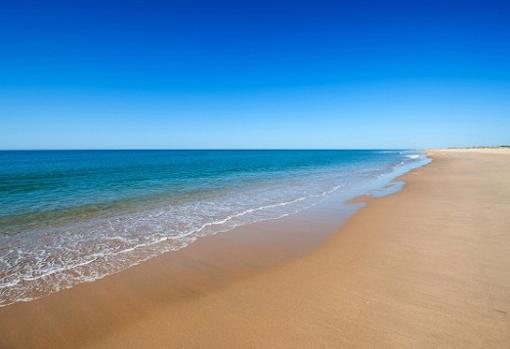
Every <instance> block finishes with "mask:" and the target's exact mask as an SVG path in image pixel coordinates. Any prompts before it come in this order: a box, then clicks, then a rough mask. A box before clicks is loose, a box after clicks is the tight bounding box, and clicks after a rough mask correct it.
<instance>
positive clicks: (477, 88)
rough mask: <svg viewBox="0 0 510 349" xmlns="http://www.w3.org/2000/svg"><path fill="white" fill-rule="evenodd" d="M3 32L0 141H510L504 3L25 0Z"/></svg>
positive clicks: (8, 8) (278, 144) (92, 144)
mask: <svg viewBox="0 0 510 349" xmlns="http://www.w3.org/2000/svg"><path fill="white" fill-rule="evenodd" d="M182 3H186V5H183V4H182ZM0 33H1V35H0V148H1V149H48V148H52V149H53V148H58V149H60V148H422V147H432V146H463V145H479V144H487V145H496V144H503V143H507V144H508V143H510V2H509V1H490V0H486V1H468V0H465V1H445V0H443V1H409V0H406V1H345V2H344V1H340V0H338V1H320V0H314V1H277V0H273V1H264V0H259V1H214V0H210V1H179V2H173V1H161V2H159V1H127V0H125V1H100V2H99V1H97V2H96V1H93V0H90V1H61V2H60V1H33V2H27V1H23V0H19V1H18V0H17V1H9V2H3V3H2V5H1V10H0Z"/></svg>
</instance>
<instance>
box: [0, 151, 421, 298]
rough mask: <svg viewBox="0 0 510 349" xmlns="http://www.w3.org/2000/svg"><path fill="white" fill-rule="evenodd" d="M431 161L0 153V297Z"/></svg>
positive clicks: (126, 261)
mask: <svg viewBox="0 0 510 349" xmlns="http://www.w3.org/2000/svg"><path fill="white" fill-rule="evenodd" d="M428 161H429V160H428V159H427V158H426V156H425V155H424V153H422V152H420V151H415V150H118V151H109V150H98V151H95V150H94V151H93V150H90V151H89V150H83V151H2V152H0V306H6V305H9V304H12V303H15V302H19V301H28V300H31V299H35V298H39V297H42V296H46V295H49V294H51V293H53V292H56V291H58V290H61V289H65V288H69V287H72V286H73V285H76V284H79V283H82V282H88V281H94V280H97V279H100V278H102V277H105V276H107V275H109V274H112V273H116V272H119V271H121V270H124V269H126V268H129V267H130V266H133V265H136V264H138V263H140V262H143V261H145V260H147V259H150V258H152V257H155V256H158V255H161V254H162V253H165V252H169V251H176V250H179V249H181V248H185V247H186V246H188V245H189V244H191V243H193V241H195V240H196V239H199V238H200V237H203V236H208V235H212V234H218V233H221V232H225V231H229V230H232V229H233V228H235V227H238V226H242V225H245V224H249V223H254V222H258V221H265V220H271V219H278V218H281V217H285V216H288V215H291V214H295V213H298V212H300V211H303V210H306V209H307V208H310V207H312V206H315V205H317V204H319V203H320V202H322V201H323V200H325V199H326V198H328V197H330V196H332V195H339V194H340V193H344V194H345V193H346V192H356V190H354V189H356V188H369V187H370V188H375V187H377V186H379V187H381V186H387V185H388V184H389V183H391V182H392V180H393V179H395V177H397V176H399V175H401V174H403V173H405V172H406V171H409V170H410V169H412V168H416V167H419V166H422V165H424V164H425V163H427V162H428Z"/></svg>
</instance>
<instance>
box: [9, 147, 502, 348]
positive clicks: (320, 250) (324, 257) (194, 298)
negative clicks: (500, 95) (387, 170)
mask: <svg viewBox="0 0 510 349" xmlns="http://www.w3.org/2000/svg"><path fill="white" fill-rule="evenodd" d="M509 154H510V153H508V152H498V153H497V154H495V153H483V152H478V151H477V150H472V151H470V152H465V151H462V152H459V151H455V150H450V151H449V150H445V151H443V150H432V151H431V152H430V155H432V157H433V159H434V161H433V162H432V163H431V164H429V165H428V166H425V167H420V168H418V169H414V170H413V171H411V172H409V173H407V174H405V175H404V176H403V180H404V181H406V183H407V186H406V188H404V190H402V191H400V192H398V193H396V194H393V195H391V196H386V197H382V198H375V199H369V200H368V201H369V204H368V205H366V206H365V207H363V208H362V209H360V210H359V211H358V212H356V214H354V215H353V216H352V217H351V218H350V219H349V220H348V221H347V222H346V224H345V225H344V226H343V227H342V228H341V230H340V231H339V232H338V233H335V234H332V235H328V234H327V233H326V232H325V231H324V230H322V231H321V228H320V224H317V222H312V221H308V222H307V221H306V218H305V219H304V221H302V222H299V223H298V225H296V226H294V227H292V226H285V227H279V228H276V229H281V230H280V233H281V234H274V231H271V229H268V230H267V231H266V232H263V231H262V232H258V231H257V233H255V234H250V232H249V228H248V230H247V231H246V233H245V234H244V235H243V236H240V235H239V234H237V235H236V236H235V238H234V237H233V236H232V235H233V234H229V233H225V234H218V235H216V236H214V237H212V238H210V239H208V238H204V239H201V240H199V241H197V242H196V243H195V244H193V245H192V246H190V247H188V248H186V249H183V250H180V251H177V252H174V253H171V254H166V255H164V256H160V257H156V258H154V259H152V260H150V261H147V262H144V263H143V264H140V265H138V266H135V267H133V268H131V269H129V270H126V271H123V272H120V273H118V274H115V275H113V276H110V277H108V278H105V279H102V280H98V281H96V282H94V283H89V284H81V285H78V286H76V287H74V288H72V289H69V290H64V291H61V292H59V293H57V294H54V295H51V296H49V297H46V298H43V299H39V300H36V301H33V302H30V303H17V304H13V305H11V306H9V307H6V308H2V309H0V347H6V348H16V347H31V346H32V347H42V348H44V347H87V346H89V347H105V348H115V347H119V348H120V347H140V346H141V345H145V346H148V347H186V348H202V347H208V348H237V347H271V348H291V347H292V348H296V347H302V348H310V347H325V346H328V345H329V346H333V347H366V346H377V347H409V346H417V347H430V346H449V347H477V346H482V347H500V346H501V345H503V344H504V343H508V341H509V340H510V338H509V337H510V335H509V334H508V333H510V331H508V329H509V328H510V326H509V319H508V317H507V314H508V313H510V297H508V295H507V294H508V292H506V291H508V289H510V277H509V274H508V273H509V272H507V270H510V269H509V267H510V257H507V256H506V255H507V254H505V253H504V252H505V251H507V250H505V249H504V247H505V246H510V237H507V236H505V234H504V230H502V229H504V227H505V226H507V225H505V223H508V219H506V221H505V218H504V217H505V216H504V214H505V213H508V207H507V206H505V204H506V203H507V202H508V201H506V200H508V198H510V193H509V191H508V190H505V189H506V188H508V187H509V186H508V184H509V183H510V178H509V177H510V175H508V173H510V172H509V171H508V170H509V169H510V162H509V160H510V156H509ZM473 169H476V170H480V173H476V174H474V172H473ZM475 199H477V200H478V201H477V200H475ZM363 201H365V200H363ZM360 205H362V204H360ZM452 207H455V208H456V211H455V212H453V213H452V212H450V209H451V208H452ZM457 211H458V212H457ZM489 218H491V219H489ZM306 224H308V228H307V229H317V231H318V233H319V235H321V234H322V236H321V237H319V238H318V237H317V236H313V238H312V239H310V238H308V239H307V235H306V234H294V235H293V234H288V230H289V229H290V230H292V231H294V232H296V231H297V232H299V230H300V229H298V228H302V225H306ZM482 227H483V228H484V229H481V228H482ZM250 228H251V229H254V227H250ZM257 229H258V228H257ZM305 230H306V229H305ZM410 230H412V231H410ZM286 232H287V234H285V233H286ZM461 233H464V234H461ZM485 235H487V236H485ZM275 236H276V237H277V238H276V239H275ZM487 237H488V238H489V239H488V240H489V241H488V242H485V241H486V240H487V239H486V238H487ZM314 244H315V245H314ZM480 244H481V245H482V247H480ZM205 245H207V248H204V246H205ZM261 251H263V253H260V252H261Z"/></svg>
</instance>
